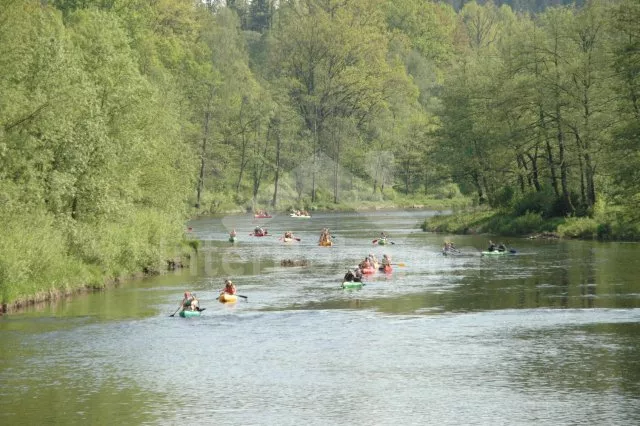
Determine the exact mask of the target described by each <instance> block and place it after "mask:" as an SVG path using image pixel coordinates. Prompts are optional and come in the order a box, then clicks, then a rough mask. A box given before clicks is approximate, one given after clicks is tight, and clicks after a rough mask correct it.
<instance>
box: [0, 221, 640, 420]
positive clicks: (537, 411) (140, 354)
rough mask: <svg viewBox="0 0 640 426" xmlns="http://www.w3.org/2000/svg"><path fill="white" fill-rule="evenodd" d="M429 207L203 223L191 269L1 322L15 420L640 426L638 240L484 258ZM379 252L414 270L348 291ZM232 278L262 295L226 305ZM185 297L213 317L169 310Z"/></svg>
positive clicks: (9, 410)
mask: <svg viewBox="0 0 640 426" xmlns="http://www.w3.org/2000/svg"><path fill="white" fill-rule="evenodd" d="M430 214H433V213H430V212H420V211H409V212H402V211H399V212H371V213H336V214H320V213H319V214H317V215H315V216H314V217H313V218H311V219H301V218H290V217H288V216H287V215H279V216H276V217H274V218H273V219H266V220H260V221H256V220H254V219H253V218H251V217H246V216H227V217H224V218H202V219H198V220H194V221H193V222H191V223H190V226H191V227H192V228H193V230H192V235H193V237H194V238H198V239H201V240H203V244H202V246H201V248H200V250H199V253H198V256H197V257H195V259H194V261H193V262H192V264H191V265H190V267H189V268H185V269H183V270H181V271H177V272H176V273H175V274H169V275H164V276H159V277H151V278H146V279H142V280H137V281H133V282H129V283H126V284H124V285H122V286H120V287H118V288H115V289H110V290H108V291H104V292H98V293H93V294H88V295H82V296H77V297H74V298H71V299H68V300H63V301H59V302H57V303H55V304H49V305H45V306H39V307H37V308H32V309H30V310H28V311H25V312H22V313H19V314H14V315H9V316H4V317H0V424H2V425H12V424H21V425H23V424H28V425H31V424H33V425H36V424H38V425H39V424H62V425H75V424H77V425H86V424H91V425H112V424H122V425H137V424H149V425H165V424H188V423H198V424H207V425H209V424H211V425H300V424H304V425H333V424H335V425H394V426H395V425H424V424H437V425H448V424H452V425H472V424H481V425H497V424H549V425H565V424H566V425H569V424H571V425H573V424H585V423H586V424H620V425H630V424H638V423H640V283H639V279H638V276H639V273H640V262H638V259H639V258H640V247H638V245H637V244H628V243H599V242H585V241H538V240H526V239H510V240H507V241H505V243H507V244H508V245H510V247H512V248H513V249H515V250H516V251H517V253H516V255H513V256H502V257H495V258H486V257H482V256H480V250H481V249H483V248H484V247H485V246H486V244H487V240H488V236H455V237H453V236H447V235H441V234H440V235H438V234H432V233H425V232H422V231H421V230H420V229H419V228H418V226H419V224H420V223H421V222H422V220H423V219H424V218H425V217H426V216H427V215H430ZM256 223H260V224H263V225H264V226H265V227H267V228H268V229H269V231H270V233H273V234H274V236H268V237H262V238H257V237H252V236H250V235H249V234H250V233H251V232H252V231H253V227H254V226H255V225H256ZM234 227H235V228H236V229H237V231H238V235H239V241H238V242H236V243H235V244H232V243H229V242H228V241H227V235H228V232H229V230H230V229H231V228H234ZM323 227H329V228H330V230H331V232H332V234H333V235H334V236H335V243H336V244H335V246H334V247H331V248H324V247H319V246H318V245H317V240H318V235H319V233H320V230H321V229H322V228H323ZM285 230H292V231H294V233H295V234H296V236H298V237H300V238H301V241H300V242H296V243H286V244H285V243H283V242H282V241H280V240H279V239H278V237H279V236H281V235H282V233H283V232H284V231H285ZM383 230H384V231H386V232H387V233H389V234H390V236H391V238H390V241H391V242H393V243H394V244H389V245H386V246H378V245H375V244H373V243H372V241H373V240H374V239H376V238H377V237H378V236H379V235H380V231H383ZM445 238H452V239H453V240H454V241H455V242H456V245H457V246H458V248H460V249H461V250H462V251H463V252H464V253H465V255H464V256H457V257H446V256H442V255H441V252H440V248H441V246H442V243H443V241H444V239H445ZM369 253H374V254H376V255H377V256H378V258H381V257H382V254H383V253H387V254H390V255H391V256H392V259H393V261H394V262H396V263H398V265H396V266H395V268H394V271H393V273H392V274H390V275H384V274H378V275H375V276H373V277H371V278H370V279H369V281H368V282H367V285H365V286H364V287H363V288H362V289H361V290H342V289H341V288H340V282H341V281H342V276H343V275H344V273H345V271H346V270H347V268H350V267H353V266H355V264H356V263H357V262H359V261H360V260H361V259H362V258H364V257H365V256H366V255H367V254H369ZM284 259H290V260H305V261H306V262H307V263H308V265H307V266H305V267H282V266H280V262H281V260H284ZM225 278H231V279H233V281H234V282H235V284H236V286H237V287H238V293H239V294H242V295H245V296H247V297H248V299H247V301H246V302H238V303H236V304H234V305H229V304H227V305H225V304H221V303H219V302H217V301H216V296H217V294H218V291H219V289H220V288H221V287H222V285H223V281H224V279H225ZM187 289H189V290H193V291H195V292H196V293H197V295H198V297H199V299H200V304H201V306H202V307H205V308H206V310H205V311H204V312H203V315H202V316H201V317H199V318H189V319H183V318H179V317H170V314H171V313H172V312H174V311H175V309H176V307H177V304H178V302H179V300H180V299H181V295H182V292H183V291H184V290H187Z"/></svg>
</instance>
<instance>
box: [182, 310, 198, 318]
mask: <svg viewBox="0 0 640 426" xmlns="http://www.w3.org/2000/svg"><path fill="white" fill-rule="evenodd" d="M180 316H181V317H182V318H191V317H199V316H200V311H190V310H184V311H180Z"/></svg>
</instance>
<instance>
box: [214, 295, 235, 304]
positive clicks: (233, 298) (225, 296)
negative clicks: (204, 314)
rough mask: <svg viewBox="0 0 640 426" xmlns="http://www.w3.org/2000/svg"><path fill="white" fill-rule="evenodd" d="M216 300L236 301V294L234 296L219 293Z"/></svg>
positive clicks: (224, 301)
mask: <svg viewBox="0 0 640 426" xmlns="http://www.w3.org/2000/svg"><path fill="white" fill-rule="evenodd" d="M218 300H219V301H220V302H221V303H236V302H237V301H238V296H236V295H235V294H229V293H220V296H218Z"/></svg>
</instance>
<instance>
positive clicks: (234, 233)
mask: <svg viewBox="0 0 640 426" xmlns="http://www.w3.org/2000/svg"><path fill="white" fill-rule="evenodd" d="M236 235H238V233H237V232H236V228H233V231H231V232H229V237H231V238H235V237H236Z"/></svg>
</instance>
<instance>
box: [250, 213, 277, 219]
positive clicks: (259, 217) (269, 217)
mask: <svg viewBox="0 0 640 426" xmlns="http://www.w3.org/2000/svg"><path fill="white" fill-rule="evenodd" d="M253 217H254V218H256V219H271V218H272V217H273V216H271V215H270V214H254V215H253Z"/></svg>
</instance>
